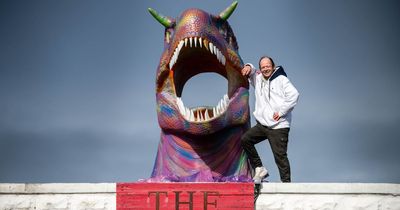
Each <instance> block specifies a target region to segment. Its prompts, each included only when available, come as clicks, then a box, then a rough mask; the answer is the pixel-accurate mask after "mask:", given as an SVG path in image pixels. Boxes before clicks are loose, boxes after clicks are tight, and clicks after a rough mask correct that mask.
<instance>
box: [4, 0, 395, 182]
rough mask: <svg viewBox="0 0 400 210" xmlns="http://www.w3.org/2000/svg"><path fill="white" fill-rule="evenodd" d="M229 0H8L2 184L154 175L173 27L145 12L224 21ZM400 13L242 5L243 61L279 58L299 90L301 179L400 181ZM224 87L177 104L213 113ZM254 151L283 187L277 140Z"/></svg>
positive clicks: (296, 170)
mask: <svg viewBox="0 0 400 210" xmlns="http://www.w3.org/2000/svg"><path fill="white" fill-rule="evenodd" d="M231 3H232V1H212V0H205V1H193V0H186V1H184V0H176V1H172V0H171V1H122V0H117V1H111V0H110V1H105V0H85V1H78V0H59V1H52V0H48V1H45V0H38V1H22V0H2V1H0V182H3V183H11V182H16V183H20V182H24V183H27V182H29V183H44V182H133V181H137V180H139V179H143V178H149V177H150V174H151V172H152V168H153V164H154V160H155V155H156V152H157V146H158V142H159V139H160V128H159V125H158V121H157V115H156V98H155V77H156V69H157V65H158V61H159V59H160V56H161V53H162V50H163V39H164V37H163V36H164V28H163V26H162V25H161V24H159V23H158V22H157V21H156V20H155V19H154V18H153V17H152V16H151V15H150V14H149V13H148V11H147V8H148V7H151V8H153V9H155V10H156V11H158V12H159V13H161V14H164V15H166V16H170V17H178V16H179V15H180V14H181V12H183V11H184V10H185V9H188V8H199V9H202V10H205V11H207V12H209V13H212V14H215V15H217V14H219V13H220V12H221V11H222V10H224V9H225V8H226V7H227V6H229V5H230V4H231ZM399 10H400V3H399V2H398V1H395V0H393V1H391V0H384V1H378V0H376V1H361V0H359V1H356V0H350V1H348V0H338V1H333V0H323V1H318V0H304V1H296V0H292V1H289V0H283V1H281V0H279V1H278V0H267V1H261V0H260V1H239V4H238V7H237V8H236V10H235V12H234V13H233V14H232V16H231V17H230V18H229V20H228V21H229V23H230V25H231V27H232V29H233V31H234V33H235V36H236V38H237V41H238V45H239V54H240V55H241V57H242V59H243V61H244V62H250V63H253V64H255V65H257V62H258V59H259V57H261V56H262V55H269V56H271V57H273V58H274V60H275V63H276V64H278V65H282V66H283V67H284V68H285V71H286V73H287V74H288V77H289V79H290V80H291V81H292V83H293V84H294V85H295V86H296V88H297V89H298V90H299V92H300V99H299V103H298V105H297V106H296V108H295V109H294V111H293V121H292V127H291V130H290V136H289V149H288V156H289V160H290V163H291V169H292V181H293V182H357V183H360V182H362V183H364V182H366V183H400V161H399V160H400V152H399V148H400V134H399V132H397V131H396V130H397V127H396V126H397V125H399V124H400V111H399V110H398V107H400V94H399V91H400V82H399V81H398V80H399V78H400V67H399V64H400V39H399V37H400V21H399V20H400V12H399ZM226 91H227V81H226V79H225V78H223V77H222V76H220V75H217V74H213V73H205V74H200V75H197V76H196V77H194V78H192V79H190V80H189V81H188V83H187V84H186V86H185V89H184V92H183V96H182V98H183V100H184V102H185V104H186V105H187V106H196V105H216V103H217V102H218V101H219V99H220V98H221V97H222V96H223V94H225V93H226ZM253 91H254V89H253V88H251V89H250V93H251V94H250V108H251V111H253V110H254V93H253ZM251 122H252V125H254V123H255V121H254V117H253V116H252V119H251ZM257 149H258V151H259V153H260V155H261V157H262V159H263V163H264V165H265V166H266V167H267V168H268V169H269V171H270V172H269V174H270V178H269V181H271V182H279V174H278V170H277V167H276V164H275V163H274V160H273V156H272V152H271V149H270V146H269V144H268V141H264V142H261V143H259V144H257Z"/></svg>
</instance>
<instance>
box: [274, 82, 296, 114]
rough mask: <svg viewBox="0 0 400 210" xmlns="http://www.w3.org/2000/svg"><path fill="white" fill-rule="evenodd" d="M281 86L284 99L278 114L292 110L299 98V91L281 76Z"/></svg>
mask: <svg viewBox="0 0 400 210" xmlns="http://www.w3.org/2000/svg"><path fill="white" fill-rule="evenodd" d="M282 78H283V79H282V88H283V94H284V97H285V100H284V102H283V105H282V106H281V108H280V110H279V116H285V115H286V114H287V113H289V112H290V111H292V110H293V108H294V107H295V106H296V104H297V101H298V99H299V92H298V91H297V89H296V88H295V87H294V86H293V84H292V83H291V82H290V80H289V79H288V78H287V77H282Z"/></svg>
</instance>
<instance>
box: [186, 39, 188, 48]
mask: <svg viewBox="0 0 400 210" xmlns="http://www.w3.org/2000/svg"><path fill="white" fill-rule="evenodd" d="M187 43H188V38H185V47H187Z"/></svg>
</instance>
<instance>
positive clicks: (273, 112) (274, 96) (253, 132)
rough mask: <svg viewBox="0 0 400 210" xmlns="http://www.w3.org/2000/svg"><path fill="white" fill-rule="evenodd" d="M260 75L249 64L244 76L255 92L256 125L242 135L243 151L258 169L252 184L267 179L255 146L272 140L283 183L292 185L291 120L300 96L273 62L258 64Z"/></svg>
mask: <svg viewBox="0 0 400 210" xmlns="http://www.w3.org/2000/svg"><path fill="white" fill-rule="evenodd" d="M259 68H260V71H256V70H255V68H254V66H253V65H252V64H246V65H245V66H244V67H243V69H242V75H243V76H246V77H248V78H249V80H250V83H251V84H252V86H253V87H254V89H255V111H254V112H253V114H254V117H255V118H256V121H257V124H256V125H255V126H254V127H252V128H250V129H249V130H248V131H247V132H246V133H244V134H243V136H242V139H241V143H242V147H243V149H244V150H245V152H246V153H247V156H248V157H249V160H250V164H251V165H252V167H253V168H255V173H254V177H253V180H254V182H255V183H261V180H262V179H263V178H264V177H266V176H268V171H267V169H266V168H265V167H264V166H263V164H262V161H261V159H260V156H259V155H258V153H257V150H256V148H255V147H254V145H255V144H257V143H259V142H261V141H264V140H265V139H268V140H269V143H270V145H271V149H272V152H273V154H274V158H275V163H276V164H277V166H278V168H279V174H280V177H281V181H282V182H290V181H291V179H290V165H289V160H288V157H287V144H288V137H289V130H290V123H291V119H292V114H291V112H292V110H293V108H294V107H295V105H296V104H297V100H298V98H299V92H298V91H297V89H296V88H295V87H294V86H293V85H292V83H291V82H290V80H289V79H288V78H287V76H286V73H285V71H284V70H283V68H282V67H281V66H277V67H275V64H274V61H273V60H272V58H270V57H268V56H263V57H261V58H260V61H259Z"/></svg>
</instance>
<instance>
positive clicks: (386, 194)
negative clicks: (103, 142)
mask: <svg viewBox="0 0 400 210" xmlns="http://www.w3.org/2000/svg"><path fill="white" fill-rule="evenodd" d="M115 192H116V186H115V183H98V184H84V183H80V184H76V183H70V184H61V183H60V184H7V183H5V184H0V210H9V209H13V210H14V209H15V210H34V209H35V210H39V209H52V210H64V209H74V210H81V209H87V210H103V209H115V206H116V197H115V196H116V194H115ZM260 192H261V194H260V196H259V197H258V199H257V203H256V209H257V210H260V209H270V210H302V209H304V210H309V209H312V210H319V209H323V210H330V209H337V210H347V209H348V210H350V209H351V210H361V209H362V210H364V209H366V210H400V196H399V195H400V184H355V183H351V184H350V183H348V184H347V183H290V184H286V183H265V184H263V186H262V189H261V191H260Z"/></svg>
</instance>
